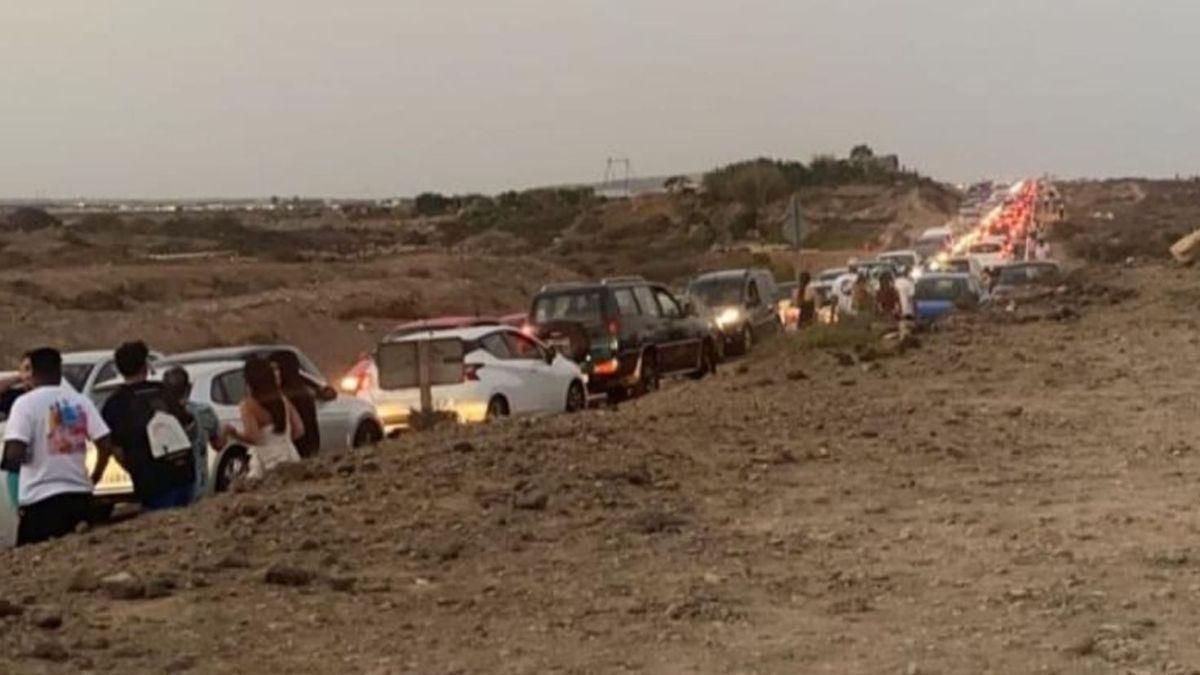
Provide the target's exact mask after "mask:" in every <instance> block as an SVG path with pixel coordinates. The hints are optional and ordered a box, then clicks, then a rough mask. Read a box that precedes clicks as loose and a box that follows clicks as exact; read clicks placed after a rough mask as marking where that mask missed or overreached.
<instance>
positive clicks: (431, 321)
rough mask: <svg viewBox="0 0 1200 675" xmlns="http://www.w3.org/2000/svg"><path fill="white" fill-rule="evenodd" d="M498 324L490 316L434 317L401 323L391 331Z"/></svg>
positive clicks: (497, 321) (498, 321)
mask: <svg viewBox="0 0 1200 675" xmlns="http://www.w3.org/2000/svg"><path fill="white" fill-rule="evenodd" d="M499 323H500V320H499V319H496V318H494V317H490V316H436V317H432V318H428V319H418V320H416V321H409V322H407V323H402V324H400V325H398V326H396V327H395V328H393V329H392V331H393V332H395V331H401V330H414V329H416V330H420V329H425V328H429V329H432V330H440V329H444V328H467V327H470V326H495V325H498V324H499Z"/></svg>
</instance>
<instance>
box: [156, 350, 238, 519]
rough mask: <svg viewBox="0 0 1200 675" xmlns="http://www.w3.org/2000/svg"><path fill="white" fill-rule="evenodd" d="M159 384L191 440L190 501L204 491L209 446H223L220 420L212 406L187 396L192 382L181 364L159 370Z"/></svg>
mask: <svg viewBox="0 0 1200 675" xmlns="http://www.w3.org/2000/svg"><path fill="white" fill-rule="evenodd" d="M163 388H164V389H165V391H164V394H165V396H166V400H167V401H168V405H169V406H171V408H172V410H171V412H172V414H175V415H176V416H177V417H180V419H182V420H186V422H184V428H183V430H184V431H185V432H186V433H187V435H188V440H190V441H191V442H192V460H193V461H194V462H195V464H196V480H195V482H194V483H193V488H192V501H196V500H199V499H200V498H202V497H203V496H204V495H205V494H207V493H208V487H209V477H208V448H209V446H210V445H211V446H212V447H213V448H214V449H216V450H220V449H221V448H223V447H225V438H224V434H223V433H222V431H221V421H220V420H219V419H218V418H217V412H216V411H215V410H213V407H212V406H210V405H208V404H207V403H199V402H197V401H193V400H191V395H192V382H191V378H189V377H188V373H187V371H186V370H184V369H183V368H181V367H179V366H175V367H173V368H171V369H170V370H168V371H167V372H165V373H163Z"/></svg>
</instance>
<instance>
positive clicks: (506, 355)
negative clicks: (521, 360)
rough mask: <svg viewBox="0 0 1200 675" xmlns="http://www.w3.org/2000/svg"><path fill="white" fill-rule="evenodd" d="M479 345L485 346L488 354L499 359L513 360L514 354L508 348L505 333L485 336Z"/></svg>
mask: <svg viewBox="0 0 1200 675" xmlns="http://www.w3.org/2000/svg"><path fill="white" fill-rule="evenodd" d="M479 344H481V345H482V346H483V348H484V350H485V351H487V353H489V354H491V355H492V356H494V357H496V358H498V359H510V358H512V352H511V351H510V350H509V348H508V341H507V340H505V339H504V334H503V333H492V334H491V335H487V336H484V338H483V339H482V340H480V341H479Z"/></svg>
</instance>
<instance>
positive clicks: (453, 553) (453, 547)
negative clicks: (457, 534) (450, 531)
mask: <svg viewBox="0 0 1200 675" xmlns="http://www.w3.org/2000/svg"><path fill="white" fill-rule="evenodd" d="M463 548H464V547H463V543H462V542H461V541H458V540H453V541H448V542H445V543H443V544H439V545H438V546H435V547H434V548H433V551H432V553H433V557H435V558H437V559H438V562H450V561H451V560H458V557H459V556H460V555H462V552H463Z"/></svg>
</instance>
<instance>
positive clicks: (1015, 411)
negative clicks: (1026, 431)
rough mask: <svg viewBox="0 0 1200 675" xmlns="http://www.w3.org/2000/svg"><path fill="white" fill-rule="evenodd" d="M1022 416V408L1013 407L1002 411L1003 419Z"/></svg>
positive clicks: (1023, 410) (1023, 411) (1023, 412)
mask: <svg viewBox="0 0 1200 675" xmlns="http://www.w3.org/2000/svg"><path fill="white" fill-rule="evenodd" d="M1023 414H1025V408H1023V407H1021V406H1019V405H1018V406H1013V407H1011V408H1008V409H1006V410H1005V411H1004V415H1005V417H1020V416H1021V415H1023Z"/></svg>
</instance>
